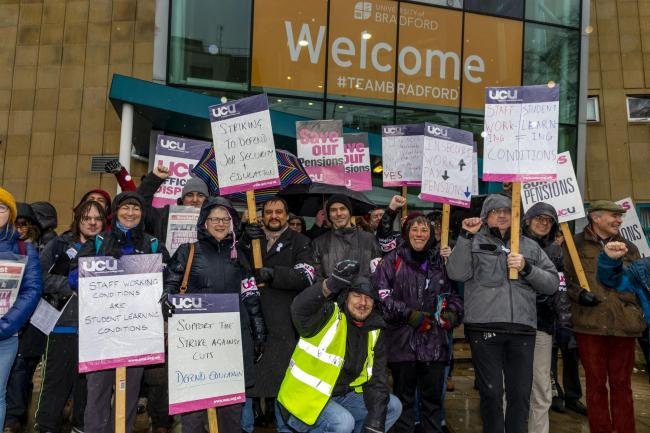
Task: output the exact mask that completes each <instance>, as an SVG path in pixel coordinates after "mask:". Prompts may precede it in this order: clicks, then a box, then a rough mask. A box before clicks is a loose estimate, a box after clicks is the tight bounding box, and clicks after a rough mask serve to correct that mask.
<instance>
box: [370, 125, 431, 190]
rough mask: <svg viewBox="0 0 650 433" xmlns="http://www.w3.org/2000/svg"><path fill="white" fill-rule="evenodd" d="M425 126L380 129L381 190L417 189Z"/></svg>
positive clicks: (397, 126)
mask: <svg viewBox="0 0 650 433" xmlns="http://www.w3.org/2000/svg"><path fill="white" fill-rule="evenodd" d="M423 145H424V124H423V123H417V124H410V125H384V126H382V127H381V155H382V156H381V157H382V165H383V178H384V187H391V186H420V184H421V183H422V146H423Z"/></svg>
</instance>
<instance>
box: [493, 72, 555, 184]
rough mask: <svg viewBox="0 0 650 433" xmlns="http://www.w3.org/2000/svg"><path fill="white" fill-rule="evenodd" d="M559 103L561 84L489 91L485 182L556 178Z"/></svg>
mask: <svg viewBox="0 0 650 433" xmlns="http://www.w3.org/2000/svg"><path fill="white" fill-rule="evenodd" d="M559 101H560V89H559V86H557V85H553V86H552V87H549V86H548V85H541V86H524V87H490V88H486V89H485V123H484V135H485V137H484V150H483V180H484V181H495V182H532V181H552V180H555V177H556V162H555V161H556V158H557V136H558V119H559V113H560V103H559Z"/></svg>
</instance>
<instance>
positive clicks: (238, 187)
mask: <svg viewBox="0 0 650 433" xmlns="http://www.w3.org/2000/svg"><path fill="white" fill-rule="evenodd" d="M209 113H210V122H211V124H212V141H213V143H214V153H215V164H216V166H217V176H218V177H219V192H220V194H222V195H225V194H233V193H236V192H245V191H249V190H255V189H258V188H270V187H273V186H277V185H279V184H280V179H278V164H277V162H276V159H275V144H274V142H273V129H272V127H271V114H270V112H269V103H268V99H267V97H266V95H265V94H261V95H255V96H250V97H248V98H242V99H239V100H237V101H233V102H227V103H225V104H221V105H213V106H211V107H210V109H209Z"/></svg>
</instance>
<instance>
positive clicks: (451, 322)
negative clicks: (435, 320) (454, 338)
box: [439, 308, 458, 330]
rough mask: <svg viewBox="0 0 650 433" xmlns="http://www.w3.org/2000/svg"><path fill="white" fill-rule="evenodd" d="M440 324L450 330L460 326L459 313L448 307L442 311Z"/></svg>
mask: <svg viewBox="0 0 650 433" xmlns="http://www.w3.org/2000/svg"><path fill="white" fill-rule="evenodd" d="M439 322H440V326H441V327H442V329H446V330H450V329H453V328H455V327H456V326H458V314H456V312H455V311H454V310H450V309H448V308H446V309H444V310H442V311H441V312H440V320H439Z"/></svg>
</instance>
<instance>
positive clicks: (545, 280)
mask: <svg viewBox="0 0 650 433" xmlns="http://www.w3.org/2000/svg"><path fill="white" fill-rule="evenodd" d="M510 208H511V201H510V198H509V197H506V196H503V195H500V194H493V195H490V196H488V197H487V198H486V199H485V202H484V203H483V208H482V209H481V217H480V218H467V219H465V220H463V222H462V229H461V233H460V236H459V237H458V241H457V242H456V246H455V248H454V249H453V251H452V253H451V255H450V256H449V259H448V262H447V273H448V275H449V278H451V279H452V280H456V281H460V282H464V283H465V333H466V335H467V337H468V338H469V343H470V347H471V349H472V361H473V363H474V369H475V371H476V379H477V382H478V388H479V394H480V397H481V404H480V410H481V418H482V419H483V432H484V433H503V432H506V433H521V432H524V431H525V428H526V422H527V420H528V409H529V404H530V391H531V386H532V380H533V353H534V349H535V332H536V327H537V308H536V298H537V293H541V294H545V295H552V294H553V293H555V291H556V290H557V288H558V285H559V282H560V280H559V277H558V274H557V270H556V269H555V266H554V265H553V262H552V261H551V260H550V259H549V258H548V256H547V255H546V253H544V250H542V248H541V247H540V246H539V245H538V244H537V242H535V241H533V240H532V239H529V238H527V237H525V236H520V238H519V254H514V253H511V252H510V223H511V215H510V213H511V209H510ZM510 268H514V269H516V270H517V271H518V273H519V275H518V279H516V280H510V279H508V270H509V269H510ZM504 383H505V393H506V413H505V417H504V413H503V406H504V405H503V392H504Z"/></svg>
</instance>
